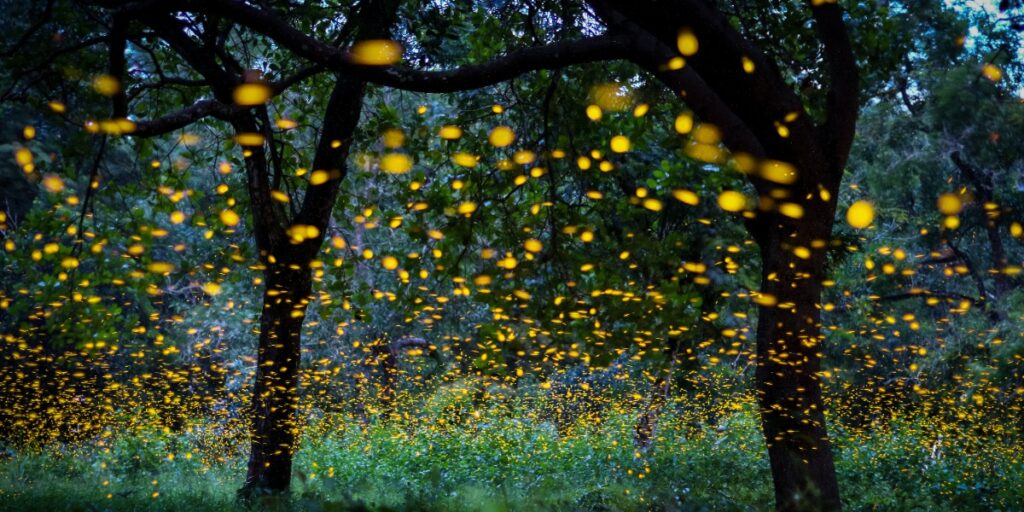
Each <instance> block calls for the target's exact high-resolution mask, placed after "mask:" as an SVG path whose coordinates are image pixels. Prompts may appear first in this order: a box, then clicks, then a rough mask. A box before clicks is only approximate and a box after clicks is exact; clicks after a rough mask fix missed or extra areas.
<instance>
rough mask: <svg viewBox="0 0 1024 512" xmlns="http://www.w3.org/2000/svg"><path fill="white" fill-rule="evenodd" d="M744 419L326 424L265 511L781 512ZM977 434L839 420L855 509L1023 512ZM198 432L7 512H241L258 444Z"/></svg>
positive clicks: (17, 490) (937, 426) (1018, 489)
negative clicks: (645, 440)
mask: <svg viewBox="0 0 1024 512" xmlns="http://www.w3.org/2000/svg"><path fill="white" fill-rule="evenodd" d="M734 408H735V409H737V410H733V411H731V412H729V413H727V414H726V415H723V416H720V417H719V418H718V419H717V421H715V422H714V424H713V425H708V424H696V423H694V422H693V421H691V420H689V419H684V418H682V417H678V416H676V415H674V414H672V413H669V414H666V415H664V416H663V418H662V420H661V421H660V423H659V428H658V436H657V440H656V442H655V443H654V446H653V447H652V448H651V449H649V450H646V451H643V452H640V451H638V450H637V448H636V447H635V445H634V441H633V435H634V421H635V418H636V416H635V415H632V414H628V413H625V412H621V413H610V414H608V415H607V416H606V417H605V418H604V421H602V422H600V423H599V424H596V423H592V424H591V425H590V426H587V427H584V428H576V429H574V430H572V431H571V432H568V433H562V434H560V433H559V432H558V430H557V429H556V428H555V427H554V426H553V425H552V424H551V423H549V422H539V421H536V420H535V419H532V418H526V417H524V416H517V415H516V414H504V415H500V416H497V417H489V416H488V415H486V414H485V415H481V416H480V417H472V418H469V419H466V420H465V421H463V422H462V423H461V424H458V425H456V426H447V427H445V426H444V423H441V422H438V421H436V419H435V420H434V421H432V422H431V423H429V424H428V423H424V422H420V421H412V420H409V421H405V420H396V421H393V422H388V423H384V424H375V425H372V426H370V427H368V428H367V427H360V426H353V425H358V422H357V421H356V420H355V419H353V418H343V417H340V416H339V417H337V418H321V419H319V420H317V421H315V422H312V423H311V424H310V425H309V426H308V427H307V429H306V433H305V435H304V443H303V446H302V448H301V449H300V450H299V452H298V454H297V458H296V470H295V472H294V473H295V478H294V484H293V492H292V494H291V496H290V497H288V498H287V499H277V500H265V501H264V502H263V503H262V506H261V507H259V508H261V509H268V510H311V511H316V510H325V511H326V510H367V509H368V510H444V511H461V510H479V511H512V510H523V511H533V510H583V511H599V510H600V511H619V510H621V511H628V510H768V509H770V507H771V504H772V491H771V480H770V474H769V471H768V464H767V460H766V456H765V450H764V442H763V440H762V437H761V434H760V432H759V430H758V422H757V419H756V415H755V410H754V408H753V407H752V406H751V405H750V404H746V405H743V406H735V407H734ZM978 421H980V420H979V419H977V418H974V419H972V418H967V419H965V422H964V423H959V424H958V423H955V422H954V423H949V422H946V423H939V422H930V421H928V420H925V419H922V418H907V417H898V416H897V417H894V418H893V419H892V420H891V421H888V422H887V423H886V424H885V425H883V426H875V427H873V428H867V429H859V430H858V431H857V432H854V431H853V430H852V429H851V428H848V427H844V426H843V424H842V421H833V425H832V427H831V432H832V436H833V439H834V444H835V449H836V454H837V455H836V464H837V469H838V473H839V478H840V484H841V487H842V492H843V496H844V500H845V502H846V505H847V510H1024V501H1021V496H1024V458H1022V451H1021V450H1020V446H1021V444H1020V441H1021V440H1020V438H1019V427H1012V426H1006V428H1002V427H998V426H995V428H993V425H992V423H991V422H989V423H985V424H984V425H983V426H984V428H981V427H980V426H979V425H981V424H980V423H976V422H978ZM199 425H200V426H196V425H193V426H191V427H189V428H187V429H186V430H187V431H186V432H184V433H180V434H171V433H169V432H168V431H167V430H166V429H158V428H135V429H131V430H129V431H118V432H113V431H110V430H108V431H106V432H105V433H104V434H103V435H101V436H100V437H99V438H97V439H95V440H93V441H91V442H86V443H79V444H77V445H75V446H69V445H61V446H56V445H51V446H48V447H46V448H42V449H36V450H28V449H22V450H17V449H13V448H12V449H8V450H6V451H5V452H4V453H5V454H6V455H5V459H4V460H2V461H0V510H47V511H61V510H76V511H77V510H81V511H99V510H231V509H240V506H239V505H237V504H236V502H235V499H234V496H235V489H236V488H237V487H238V486H239V484H240V482H241V479H242V476H243V475H244V453H245V446H244V437H245V436H244V435H242V436H237V435H232V434H229V433H227V432H222V431H218V430H216V429H211V428H206V427H203V426H201V424H199ZM448 425H451V424H450V423H449V424H448ZM975 426H979V427H978V428H975ZM1000 432H1002V433H1000Z"/></svg>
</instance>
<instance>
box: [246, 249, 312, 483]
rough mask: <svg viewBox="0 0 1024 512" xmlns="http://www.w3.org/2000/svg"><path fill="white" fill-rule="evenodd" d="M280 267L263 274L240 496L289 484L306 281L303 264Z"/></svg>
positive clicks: (308, 284) (308, 283)
mask: <svg viewBox="0 0 1024 512" xmlns="http://www.w3.org/2000/svg"><path fill="white" fill-rule="evenodd" d="M282 256H285V255H282ZM284 261H287V259H283V261H282V262H281V263H278V264H273V265H271V266H270V267H268V268H267V270H266V272H265V276H266V289H265V291H264V293H263V313H262V315H261V317H260V338H259V348H258V356H257V368H256V383H255V388H254V389H253V403H252V415H253V416H252V421H253V424H252V441H251V442H252V449H251V452H250V456H249V470H248V476H247V478H246V481H245V487H244V488H243V492H250V493H251V491H254V490H257V489H258V490H260V491H265V492H283V491H286V490H287V489H288V486H289V484H290V483H291V475H292V455H293V453H294V451H295V448H296V439H297V435H298V432H299V426H298V424H297V417H296V413H297V410H298V403H299V392H298V390H299V362H300V359H301V343H300V341H301V333H302V322H303V320H304V319H305V313H306V305H307V304H308V297H309V295H310V293H311V291H312V279H311V276H310V272H309V268H308V262H305V264H303V265H301V266H299V265H296V266H298V267H299V268H298V269H295V268H292V267H290V266H289V265H288V264H287V263H284Z"/></svg>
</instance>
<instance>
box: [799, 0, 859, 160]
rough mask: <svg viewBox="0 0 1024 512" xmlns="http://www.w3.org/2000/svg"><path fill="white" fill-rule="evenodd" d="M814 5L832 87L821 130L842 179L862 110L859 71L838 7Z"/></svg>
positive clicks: (815, 19) (841, 11) (826, 4)
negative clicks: (858, 117)
mask: <svg viewBox="0 0 1024 512" xmlns="http://www.w3.org/2000/svg"><path fill="white" fill-rule="evenodd" d="M815 3H818V2H814V1H813V0H812V1H810V2H809V4H810V5H811V14H812V16H814V22H815V23H814V24H815V29H816V31H817V33H818V38H819V39H821V42H822V44H823V45H824V47H825V61H826V62H827V63H828V71H829V78H830V82H831V83H830V87H829V91H828V98H827V100H826V102H827V109H828V117H827V119H826V120H825V124H824V125H823V126H822V128H821V133H822V136H823V138H824V139H825V147H826V148H827V149H828V150H829V153H830V154H829V159H830V160H831V164H832V170H833V174H837V176H836V179H837V180H838V179H840V178H841V177H842V170H843V167H844V166H845V165H846V158H847V156H848V155H849V153H850V146H851V145H852V144H853V136H854V133H855V131H856V125H857V113H858V110H859V108H860V100H859V94H860V71H859V69H858V68H857V60H856V59H855V58H854V56H853V48H851V47H850V37H849V35H848V34H847V31H846V24H845V23H844V22H843V9H842V7H840V6H839V4H838V3H821V4H820V5H814V4H815Z"/></svg>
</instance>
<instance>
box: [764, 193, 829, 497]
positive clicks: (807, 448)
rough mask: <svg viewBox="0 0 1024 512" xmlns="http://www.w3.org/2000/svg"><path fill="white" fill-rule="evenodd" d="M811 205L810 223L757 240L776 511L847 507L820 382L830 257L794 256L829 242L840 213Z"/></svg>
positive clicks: (820, 252)
mask: <svg viewBox="0 0 1024 512" xmlns="http://www.w3.org/2000/svg"><path fill="white" fill-rule="evenodd" d="M833 197H834V194H833ZM811 205H817V207H815V208H812V207H808V208H807V215H806V217H804V219H802V220H800V221H789V222H776V223H773V224H774V227H775V229H769V230H767V231H761V232H760V234H761V235H762V236H761V237H758V242H759V244H760V246H761V258H762V269H761V291H762V293H763V294H765V297H764V299H763V300H762V305H761V307H760V311H759V314H758V323H757V373H756V380H757V393H758V398H759V400H760V406H761V425H762V429H763V431H764V436H765V442H766V443H767V445H768V457H769V460H770V463H771V470H772V477H773V481H774V484H775V504H776V508H777V509H778V510H787V511H788V510H801V511H803V510H814V511H818V510H839V509H840V508H841V507H842V505H841V502H840V498H839V485H838V482H837V480H836V473H835V465H834V463H833V455H832V447H831V444H830V443H829V440H828V432H827V430H826V427H825V415H824V408H825V406H824V402H823V400H822V392H821V385H820V383H819V380H818V379H819V375H818V373H819V371H820V367H821V344H822V341H823V336H822V334H821V314H820V309H819V307H820V302H821V291H822V279H823V278H824V276H823V270H824V263H825V249H824V247H821V248H818V249H811V252H810V255H809V257H807V258H802V257H801V255H802V256H808V255H807V254H805V253H803V251H802V250H798V251H797V252H798V253H800V254H795V253H794V249H795V248H797V247H803V248H808V249H810V248H811V247H812V243H811V242H812V241H815V240H817V241H827V240H828V239H829V237H830V234H831V231H832V218H833V215H834V209H835V206H834V204H831V205H830V204H828V203H825V202H812V203H811V204H810V205H808V206H811ZM816 210H820V211H816ZM776 217H777V216H776ZM818 245H820V243H819V244H818ZM769 297H770V298H769ZM773 303H774V304H773Z"/></svg>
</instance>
